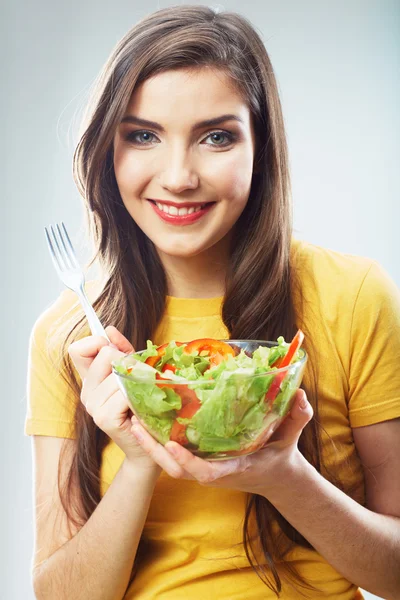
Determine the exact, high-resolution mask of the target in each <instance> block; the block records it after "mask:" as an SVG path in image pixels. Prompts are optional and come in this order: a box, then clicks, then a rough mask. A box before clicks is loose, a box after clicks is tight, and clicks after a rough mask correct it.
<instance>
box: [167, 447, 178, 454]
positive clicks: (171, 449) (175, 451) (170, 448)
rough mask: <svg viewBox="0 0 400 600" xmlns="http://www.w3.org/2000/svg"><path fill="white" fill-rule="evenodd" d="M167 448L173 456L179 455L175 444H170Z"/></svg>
mask: <svg viewBox="0 0 400 600" xmlns="http://www.w3.org/2000/svg"><path fill="white" fill-rule="evenodd" d="M166 450H168V452H169V453H170V454H172V456H177V455H178V452H177V448H175V446H168V448H166Z"/></svg>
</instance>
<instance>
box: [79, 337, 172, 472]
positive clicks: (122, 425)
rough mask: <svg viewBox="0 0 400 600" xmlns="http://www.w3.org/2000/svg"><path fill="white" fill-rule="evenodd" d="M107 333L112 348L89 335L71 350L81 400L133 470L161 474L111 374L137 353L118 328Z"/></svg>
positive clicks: (101, 338)
mask: <svg viewBox="0 0 400 600" xmlns="http://www.w3.org/2000/svg"><path fill="white" fill-rule="evenodd" d="M106 332H107V335H108V337H109V339H110V342H111V345H110V344H109V342H108V341H107V340H106V338H104V337H101V336H88V337H85V338H83V339H81V340H78V341H77V342H74V343H73V344H71V345H70V347H69V348H68V352H69V355H70V357H71V359H72V361H73V363H74V365H75V368H76V370H77V371H78V373H79V376H80V378H81V380H82V391H81V401H82V403H83V404H84V406H85V408H86V410H87V412H88V413H89V414H90V415H91V417H92V418H93V420H94V422H95V423H96V425H97V426H98V427H99V428H100V429H101V430H102V431H104V432H105V433H106V434H107V435H108V436H109V437H110V438H111V439H112V440H113V441H114V442H115V443H116V444H117V445H118V446H119V447H120V448H121V450H122V451H123V452H124V453H125V455H126V458H127V460H128V461H129V463H131V464H132V465H133V466H134V468H137V467H140V468H141V467H143V468H145V469H150V470H152V471H153V470H154V471H160V472H161V469H160V467H159V466H158V465H157V463H156V462H155V461H154V460H153V459H152V458H151V457H150V456H149V455H148V454H146V452H144V450H142V448H141V446H140V445H139V444H138V443H137V441H136V440H135V437H134V435H133V434H132V432H131V428H132V422H131V417H132V412H131V410H130V407H129V404H128V401H127V400H126V398H125V396H124V395H123V393H122V392H121V390H120V389H119V386H118V382H117V379H116V377H115V375H114V373H113V372H112V367H111V362H112V361H113V360H116V359H118V358H120V357H121V356H124V355H125V354H127V353H131V352H134V348H133V346H132V344H131V343H130V342H129V341H128V340H127V339H126V337H124V336H123V335H122V333H120V332H119V331H118V329H116V328H115V327H107V328H106Z"/></svg>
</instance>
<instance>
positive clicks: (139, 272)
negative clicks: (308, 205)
mask: <svg viewBox="0 0 400 600" xmlns="http://www.w3.org/2000/svg"><path fill="white" fill-rule="evenodd" d="M75 174H76V181H77V183H78V186H79V189H80V192H81V194H82V197H83V198H84V199H85V202H86V207H87V211H88V216H89V223H90V231H91V233H92V236H93V239H94V241H95V245H96V249H97V258H98V260H99V262H100V264H101V266H102V269H103V274H104V280H103V282H102V283H101V284H100V282H94V283H93V284H90V285H89V292H90V293H91V295H92V298H93V300H94V306H95V309H96V311H97V312H98V314H99V317H100V319H101V320H102V322H103V323H104V324H105V325H109V327H108V329H107V332H108V335H109V338H110V340H111V342H112V343H111V345H109V344H108V342H107V341H106V340H105V339H103V338H100V337H97V336H91V335H90V332H89V330H88V328H87V325H86V321H85V319H84V318H83V316H82V313H81V311H80V310H79V308H78V306H77V304H76V298H75V296H74V295H73V294H72V293H69V292H65V293H64V294H62V295H61V297H60V298H59V300H58V301H57V302H56V303H55V304H54V305H53V306H52V307H51V308H50V309H49V310H48V311H47V312H46V313H45V314H44V315H43V316H42V317H41V318H40V319H39V321H38V322H37V323H36V325H35V328H34V332H33V335H32V343H31V355H30V385H29V390H30V391H29V413H28V418H27V424H26V431H27V433H28V434H30V435H33V436H34V437H33V439H34V456H35V504H36V544H35V556H34V570H33V582H34V587H35V591H36V596H37V598H96V599H100V598H102V599H103V598H104V599H108V598H110V599H111V598H112V599H117V598H118V599H119V598H143V599H145V598H146V599H147V598H149V599H150V598H163V599H166V600H167V599H173V600H177V599H179V598H182V599H187V598H202V597H203V596H207V597H211V598H218V599H222V598H226V599H229V600H231V599H233V598H243V599H246V600H250V599H253V598H254V599H259V598H274V597H276V596H277V595H278V596H279V597H281V598H290V599H294V598H322V597H331V598H336V599H347V598H362V595H361V592H360V591H359V590H358V586H361V587H363V588H366V589H368V590H370V591H372V592H374V593H376V594H379V595H382V596H384V597H385V598H398V597H399V596H400V569H399V568H398V566H399V564H400V519H399V517H400V509H399V506H400V502H399V500H400V491H399V489H400V469H399V453H400V442H399V440H400V419H399V417H400V401H399V396H398V389H399V383H400V376H399V369H398V365H397V362H398V361H397V358H398V357H399V356H400V335H399V333H400V299H399V294H398V290H397V289H396V287H395V285H394V284H393V282H392V281H391V280H390V279H389V277H388V276H387V275H386V274H385V273H384V272H383V270H382V269H381V268H380V267H379V266H378V265H377V264H376V263H374V262H373V261H370V260H368V259H364V258H360V257H354V256H348V255H344V254H339V253H336V252H333V251H328V250H324V249H322V248H319V247H316V246H312V245H310V244H305V243H300V242H298V241H296V240H294V239H293V238H292V225H291V211H290V201H289V183H288V181H289V178H288V167H287V150H286V141H285V135H284V127H283V120H282V114H281V108H280V102H279V98H278V93H277V87H276V82H275V78H274V74H273V70H272V66H271V64H270V62H269V59H268V56H267V54H266V51H265V48H264V46H263V44H262V42H261V40H260V38H259V37H258V35H257V34H256V32H255V31H254V29H253V28H252V27H251V25H250V24H249V23H248V22H247V21H246V20H245V19H243V18H242V17H240V16H238V15H236V14H231V13H221V14H215V13H214V12H213V11H212V10H211V9H209V8H206V7H201V6H196V7H189V6H182V7H179V8H178V7H177V8H170V9H166V10H162V11H159V12H157V13H155V14H153V15H151V16H149V17H148V18H146V19H144V20H143V21H141V22H140V23H139V24H138V25H136V26H135V27H134V28H133V29H132V30H131V31H129V32H128V34H127V35H126V36H125V38H124V39H123V40H122V41H121V42H120V43H119V44H118V46H117V47H116V49H115V50H114V52H113V54H112V55H111V57H110V59H109V60H108V62H107V64H106V66H105V68H104V71H103V73H102V75H101V77H100V78H99V80H98V84H97V88H96V90H95V94H94V97H93V100H92V104H91V110H90V114H89V115H88V120H87V124H86V128H85V131H84V133H83V135H82V138H81V140H80V142H79V145H78V147H77V150H76V153H75ZM111 325H112V326H111ZM298 327H301V328H302V329H303V331H305V333H306V344H305V347H306V350H307V351H308V353H309V356H310V359H309V363H308V367H307V371H306V374H305V378H304V386H303V387H304V390H301V391H299V393H298V394H297V396H296V400H295V404H294V406H293V408H292V411H291V414H290V418H289V419H287V420H286V421H285V423H284V424H283V425H282V427H281V428H280V429H279V430H278V431H277V432H276V433H275V434H274V437H273V438H272V440H271V441H270V443H269V444H268V445H267V446H266V447H265V448H264V449H262V450H260V451H258V452H257V453H255V454H253V455H251V456H247V457H241V458H238V459H234V460H229V461H226V462H220V463H218V462H207V461H205V460H202V459H200V458H195V457H193V456H192V455H191V453H190V452H188V451H187V450H186V449H184V448H182V447H180V446H178V445H177V444H175V443H173V442H170V443H168V444H167V446H166V447H165V448H164V447H162V446H160V445H159V444H157V443H156V442H155V441H154V440H153V439H152V438H151V437H150V436H149V435H148V434H147V433H146V432H145V431H144V429H143V428H141V427H140V425H139V424H138V423H137V421H135V419H134V418H132V414H131V413H130V411H129V409H128V406H127V403H126V400H125V399H124V397H123V396H122V394H121V393H120V391H119V390H118V386H117V383H116V381H115V378H114V376H113V374H112V373H111V366H110V365H111V361H112V360H114V359H115V358H117V357H119V356H121V354H122V353H127V352H132V350H133V347H135V348H136V349H140V348H143V347H144V346H145V341H146V339H148V338H149V339H152V340H153V341H154V342H155V343H157V344H161V343H164V342H166V341H169V340H171V339H176V340H190V339H195V338H200V337H214V338H222V339H223V338H227V337H229V336H230V337H232V338H252V339H276V338H277V336H278V335H284V336H285V338H286V339H290V338H291V336H292V335H293V334H294V332H295V331H296V329H297V328H298ZM54 340H55V344H54ZM50 342H51V343H52V344H53V345H52V346H51V348H50V349H49V343H50ZM59 356H60V357H61V358H60V359H59ZM60 360H61V362H60ZM305 390H307V396H306V393H305ZM313 414H314V417H313ZM312 417H313V418H312ZM257 575H258V576H259V577H257Z"/></svg>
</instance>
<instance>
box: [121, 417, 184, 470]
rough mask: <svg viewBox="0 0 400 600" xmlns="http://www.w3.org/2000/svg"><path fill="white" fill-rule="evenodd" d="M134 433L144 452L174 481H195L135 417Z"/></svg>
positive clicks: (133, 419) (133, 422)
mask: <svg viewBox="0 0 400 600" xmlns="http://www.w3.org/2000/svg"><path fill="white" fill-rule="evenodd" d="M131 421H132V429H131V431H132V433H133V435H134V436H135V439H136V441H137V442H138V443H139V444H140V446H141V447H142V448H143V450H144V451H145V452H146V453H147V454H148V455H149V456H150V457H151V458H152V459H153V460H154V462H156V463H157V464H158V465H159V466H160V467H161V468H162V469H163V470H164V471H165V472H166V473H168V475H170V476H171V477H173V478H174V479H194V478H193V477H191V476H190V474H189V473H186V472H185V470H184V469H183V468H182V467H181V466H180V465H179V464H178V463H177V462H176V460H175V459H174V458H173V457H172V456H171V455H170V454H169V452H167V451H166V449H165V448H164V446H162V444H160V443H159V442H157V441H156V440H155V439H154V438H153V437H152V436H151V435H150V434H149V432H148V431H146V429H145V428H144V427H142V425H140V423H139V421H138V420H137V419H136V417H135V416H133V417H132V419H131Z"/></svg>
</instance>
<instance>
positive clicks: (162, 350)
mask: <svg viewBox="0 0 400 600" xmlns="http://www.w3.org/2000/svg"><path fill="white" fill-rule="evenodd" d="M175 343H176V345H177V346H182V342H175ZM167 346H168V344H162V345H161V346H158V348H157V355H156V356H149V357H148V358H147V359H146V360H145V363H146V365H150V367H155V365H156V364H157V363H158V361H159V360H160V358H162V357H163V356H164V354H165V349H166V347H167Z"/></svg>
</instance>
